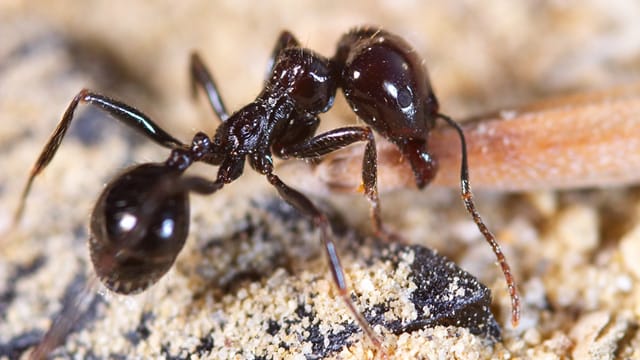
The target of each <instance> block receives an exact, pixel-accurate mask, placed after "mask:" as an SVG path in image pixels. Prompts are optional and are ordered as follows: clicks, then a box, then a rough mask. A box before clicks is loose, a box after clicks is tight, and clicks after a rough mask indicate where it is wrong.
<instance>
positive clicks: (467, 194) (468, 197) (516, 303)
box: [437, 114, 520, 327]
mask: <svg viewBox="0 0 640 360" xmlns="http://www.w3.org/2000/svg"><path fill="white" fill-rule="evenodd" d="M437 116H438V117H439V118H441V119H442V120H444V121H446V122H447V123H448V124H449V126H451V127H453V128H454V129H455V130H456V131H457V132H458V137H459V138H460V145H461V146H460V148H461V152H462V159H461V164H460V188H461V190H462V191H461V194H462V201H463V202H464V206H465V208H466V209H467V212H469V214H471V217H472V218H473V221H474V222H475V223H476V225H477V226H478V229H479V230H480V232H481V233H482V235H483V236H484V238H485V239H486V240H487V242H488V243H489V246H491V249H493V253H494V254H496V258H497V259H498V264H499V265H500V268H502V273H503V274H504V278H505V280H506V282H507V288H508V289H509V296H510V297H511V325H512V326H513V327H516V326H518V323H519V322H520V296H519V295H518V290H517V288H516V281H515V279H514V277H513V274H512V273H511V268H510V267H509V264H508V263H507V259H506V258H505V256H504V253H503V252H502V248H501V247H500V244H498V242H497V241H496V238H495V236H494V235H493V234H492V233H491V231H490V230H489V228H487V226H486V225H485V224H484V221H483V220H482V218H481V217H480V214H479V213H478V210H477V209H476V205H475V203H474V202H473V194H472V192H471V183H470V182H469V165H468V163H467V142H466V140H465V137H464V132H463V131H462V128H461V127H460V124H458V123H457V122H456V121H455V120H453V119H451V118H450V117H448V116H446V115H444V114H437Z"/></svg>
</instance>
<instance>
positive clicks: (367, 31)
mask: <svg viewBox="0 0 640 360" xmlns="http://www.w3.org/2000/svg"><path fill="white" fill-rule="evenodd" d="M190 72H191V80H192V92H193V93H194V94H195V93H196V90H197V88H198V87H200V88H202V90H204V92H205V93H206V94H207V96H208V99H209V102H210V104H211V107H212V108H213V111H214V112H215V113H216V115H217V117H218V118H219V119H220V120H221V121H222V123H221V125H220V126H219V127H218V129H217V130H216V132H215V135H214V136H213V137H209V136H208V135H206V134H204V133H202V132H198V133H197V134H196V135H195V136H194V137H193V140H191V144H184V143H182V142H181V141H180V140H177V139H176V138H174V137H173V136H171V135H170V134H168V133H167V132H166V131H164V130H163V129H162V128H160V127H159V126H158V125H156V124H155V123H154V122H153V121H152V120H151V119H149V118H148V117H147V116H146V115H144V114H143V113H142V112H140V111H138V110H137V109H135V108H133V107H131V106H128V105H126V104H124V103H121V102H119V101H117V100H114V99H111V98H108V97H106V96H103V95H100V94H97V93H95V92H92V91H89V90H86V89H85V90H82V91H80V92H79V93H78V94H77V95H76V96H75V98H74V99H73V100H72V101H71V103H70V104H69V106H68V108H67V110H66V111H65V113H64V115H63V117H62V120H61V121H60V123H59V124H58V126H57V128H56V129H55V131H54V132H53V134H52V135H51V137H50V138H49V141H48V142H47V144H46V145H45V146H44V149H43V150H42V152H41V154H40V156H39V158H38V160H37V161H36V163H35V165H34V166H33V168H32V170H31V175H30V177H29V180H28V182H27V184H26V186H25V189H24V192H23V193H22V198H21V202H20V205H19V207H18V210H17V212H16V220H18V219H19V218H20V216H21V214H22V211H23V209H24V203H25V201H26V197H27V195H28V193H29V190H30V188H31V184H32V182H33V180H34V178H35V177H36V176H37V175H38V174H40V173H41V172H42V170H43V169H44V168H45V167H46V166H47V165H48V164H49V162H50V161H51V159H52V158H53V156H54V155H55V153H56V151H57V150H58V147H59V146H60V144H61V142H62V139H63V137H64V135H65V133H66V131H67V129H68V128H69V126H70V124H71V121H72V120H73V118H74V113H75V110H76V108H77V107H78V105H79V104H81V103H87V104H91V105H94V106H97V107H98V108H99V109H101V110H103V111H105V112H107V113H108V114H110V115H111V116H113V117H114V118H115V119H117V120H119V121H121V122H123V123H124V124H126V125H128V126H130V127H132V128H133V129H135V130H137V131H139V132H140V133H142V134H143V135H145V136H146V137H148V138H149V139H151V140H153V141H155V142H156V143H158V144H160V145H161V146H163V147H165V148H168V149H170V150H171V154H170V155H169V157H168V158H167V160H165V161H164V162H161V163H145V164H141V165H137V166H134V167H131V168H129V169H127V170H126V171H124V173H122V174H121V175H119V176H118V177H116V178H115V179H114V180H112V181H111V183H109V184H108V185H107V186H106V188H105V189H104V191H103V192H102V195H100V197H99V198H98V200H97V203H96V205H95V208H94V209H93V212H92V215H91V223H90V230H91V235H90V239H89V249H90V253H91V260H92V262H93V265H94V268H95V272H96V274H97V276H98V278H99V279H100V280H101V281H102V282H103V283H104V285H105V286H106V287H107V288H109V289H110V290H112V291H114V292H117V293H121V294H132V293H137V292H141V291H143V290H145V289H146V288H147V287H149V286H150V285H152V284H153V283H155V282H156V281H158V279H160V278H161V277H162V276H163V275H164V274H165V273H166V272H167V271H168V270H169V269H170V268H171V266H172V265H173V263H174V261H175V259H176V257H177V255H178V253H179V252H180V250H181V249H182V247H183V245H184V243H185V240H186V237H187V234H188V230H189V193H197V194H213V193H215V192H217V191H218V190H220V189H221V188H222V187H223V186H224V185H225V184H228V183H230V182H232V181H234V180H236V179H237V178H238V177H240V175H242V172H243V170H244V165H245V161H246V160H247V159H248V162H249V164H250V165H251V167H252V168H253V169H254V170H256V171H258V172H259V173H261V174H263V175H265V176H266V178H267V180H268V181H269V183H271V185H273V186H274V187H275V188H276V190H277V191H278V193H279V194H280V196H281V197H282V198H283V199H284V200H285V201H286V202H288V203H289V204H291V205H292V206H293V207H294V208H296V209H297V210H298V211H300V212H302V213H304V214H305V215H307V216H309V217H310V218H311V219H313V222H314V224H315V225H316V226H318V227H319V228H320V230H321V239H322V242H323V245H324V249H325V251H326V253H327V257H328V261H329V267H330V269H331V274H332V276H333V281H334V282H335V284H336V286H337V288H338V291H339V294H340V296H341V297H342V299H343V300H344V302H345V303H346V305H347V307H348V308H349V310H350V312H351V313H352V315H353V316H354V318H355V319H356V320H357V321H358V323H359V324H360V326H361V327H362V329H363V330H364V332H365V334H366V335H367V337H368V338H369V339H371V341H372V342H373V343H374V345H375V346H376V347H378V348H380V347H381V342H380V340H379V339H378V336H377V335H376V334H375V332H374V331H373V329H372V328H371V326H370V325H369V323H368V322H367V320H366V319H365V318H364V316H363V315H362V314H361V313H360V312H359V311H358V310H357V309H356V308H355V306H354V304H353V302H352V301H351V299H350V297H349V292H348V286H347V282H346V279H345V276H344V273H343V270H342V266H341V265H340V260H339V257H338V254H337V252H336V247H335V244H334V242H333V239H332V237H331V228H330V224H329V221H328V220H327V217H326V216H325V215H324V214H323V213H322V212H321V211H320V210H318V208H317V207H316V206H315V205H314V204H313V203H312V202H311V201H310V200H309V199H308V198H307V197H306V196H305V195H303V194H302V193H300V192H298V191H297V190H295V189H293V188H291V187H289V186H287V185H286V184H285V183H284V182H282V180H280V178H279V177H278V176H277V175H276V174H274V172H273V170H274V166H273V158H272V156H273V155H275V156H277V157H279V158H282V159H288V158H291V157H294V158H299V159H311V158H317V157H320V156H323V155H326V154H328V153H331V152H333V151H335V150H338V149H340V148H344V147H345V146H348V145H350V144H352V143H355V142H361V141H362V142H366V147H365V150H364V152H365V153H364V160H363V164H362V188H363V190H364V194H365V195H366V197H367V198H368V200H369V201H370V203H371V217H372V221H373V225H374V228H375V231H376V233H377V234H379V235H381V236H382V237H385V238H390V237H392V235H391V234H390V233H389V232H388V231H386V230H385V229H384V228H383V225H382V222H381V218H380V200H379V198H378V190H377V160H376V157H377V155H376V146H375V139H374V134H373V130H376V131H377V132H378V133H380V134H381V135H382V136H384V137H385V138H387V139H389V140H390V141H391V142H392V143H394V144H395V145H396V146H397V147H398V148H399V149H400V151H401V153H402V155H403V157H404V158H406V159H407V160H408V161H409V163H410V164H411V167H412V169H413V173H414V176H415V181H416V184H417V186H418V188H423V187H425V186H426V185H427V184H428V183H429V182H430V181H431V180H432V179H433V178H434V177H435V175H436V172H437V162H436V159H434V157H433V156H432V155H431V154H430V153H429V149H428V137H429V132H430V130H431V129H433V128H434V126H435V122H436V120H437V119H442V120H444V121H445V122H446V123H447V124H449V125H450V126H452V127H453V128H454V129H455V130H456V131H457V134H458V136H459V138H460V142H461V151H462V161H461V162H462V164H461V174H460V181H461V187H462V199H463V201H464V204H465V206H466V209H467V210H468V212H469V213H470V214H471V215H472V217H473V220H474V221H475V223H476V224H477V226H478V228H479V229H480V231H481V232H482V234H483V235H484V237H485V238H486V240H487V241H488V242H489V244H490V245H491V247H492V248H493V251H494V252H495V254H496V256H497V258H498V262H499V264H500V266H501V267H502V271H503V272H504V276H505V278H506V281H507V285H508V288H509V293H510V296H511V302H512V322H513V323H514V324H516V323H517V322H518V319H519V314H520V307H519V305H520V304H519V297H518V295H517V292H516V286H515V281H514V279H513V276H512V274H511V271H510V268H509V266H508V264H507V262H506V260H505V257H504V255H503V253H502V251H501V250H500V247H499V245H498V244H497V242H496V240H495V238H494V236H493V235H492V234H491V233H490V232H489V230H488V229H487V227H486V226H485V224H484V223H483V221H482V219H481V218H480V216H479V215H478V212H477V211H476V209H475V205H474V203H473V200H472V194H471V187H470V184H469V174H468V165H467V153H466V143H465V138H464V134H463V132H462V129H461V128H460V126H459V125H458V124H457V123H456V122H455V121H453V120H452V119H451V118H449V117H447V116H445V115H443V114H441V113H439V112H438V101H437V99H436V97H435V94H434V93H433V91H432V89H431V85H430V82H429V78H428V75H427V72H426V68H425V67H424V66H423V60H422V59H420V57H419V56H418V55H417V54H416V52H415V51H414V50H413V49H412V48H411V46H410V45H409V44H408V43H407V42H406V41H405V40H403V39H402V38H400V37H399V36H396V35H393V34H391V33H389V32H387V31H384V30H381V29H378V28H370V27H364V28H357V29H354V30H352V31H350V32H348V33H346V34H345V35H343V36H342V38H341V39H340V41H339V43H338V47H337V51H336V54H335V56H334V57H333V58H331V59H329V58H326V57H323V56H321V55H319V54H317V53H315V52H313V51H312V50H309V49H306V48H303V47H301V46H300V45H299V43H298V41H297V40H296V39H295V37H294V36H293V35H292V34H291V33H289V32H286V31H285V32H283V33H282V34H281V35H280V37H279V38H278V41H277V43H276V46H275V48H274V50H273V53H272V55H271V59H270V66H269V74H270V75H269V76H268V78H267V79H266V81H265V84H264V89H263V90H262V92H261V93H260V94H259V95H258V97H257V98H256V100H255V101H253V102H251V103H249V104H248V105H246V106H244V107H243V108H242V109H240V110H239V111H237V112H235V113H233V114H231V115H229V113H228V112H227V109H226V107H225V105H224V103H223V101H222V99H221V97H220V94H219V91H218V87H217V85H216V83H215V82H214V80H213V78H212V76H211V75H210V73H209V72H208V70H207V68H206V67H205V66H204V64H203V62H202V60H201V59H200V57H199V56H198V55H197V54H195V53H194V54H193V55H192V56H191V65H190ZM338 88H341V89H342V91H343V93H344V95H345V97H346V99H347V101H348V102H349V104H350V106H351V108H352V109H353V111H354V112H355V113H356V114H357V115H358V116H359V117H360V118H361V119H362V120H363V121H364V122H365V123H366V124H367V125H368V126H349V127H342V128H338V129H334V130H330V131H328V132H325V133H322V134H319V135H314V134H315V132H316V129H317V128H318V125H319V122H320V119H319V118H318V114H320V113H324V112H326V111H328V110H329V109H330V108H331V106H332V105H333V101H334V97H335V95H336V91H337V89H338ZM372 129H373V130H372ZM196 161H201V162H205V163H207V164H210V165H216V166H219V168H218V173H217V176H216V178H215V180H213V181H212V180H208V179H205V178H203V177H199V176H190V175H185V174H184V172H185V170H186V169H187V168H188V167H189V166H190V165H191V164H193V163H194V162H196Z"/></svg>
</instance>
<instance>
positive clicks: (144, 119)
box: [13, 89, 185, 225]
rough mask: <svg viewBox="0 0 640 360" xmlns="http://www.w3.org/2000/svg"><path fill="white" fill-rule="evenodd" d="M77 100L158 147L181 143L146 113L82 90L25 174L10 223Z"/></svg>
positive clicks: (66, 126)
mask: <svg viewBox="0 0 640 360" xmlns="http://www.w3.org/2000/svg"><path fill="white" fill-rule="evenodd" d="M80 103H87V104H91V105H95V106H97V107H98V108H100V109H101V110H103V111H105V112H106V113H108V114H110V115H111V116H113V117H114V118H115V119H116V120H119V121H121V122H123V123H124V124H125V125H128V126H130V127H132V128H134V129H135V130H137V131H138V132H140V133H141V134H142V135H144V136H146V137H147V138H149V139H151V140H153V141H155V142H156V143H158V144H159V145H161V146H164V147H166V148H170V149H175V148H182V147H184V146H185V145H184V144H182V142H180V141H179V140H177V139H176V138H174V137H173V136H171V135H169V134H168V133H167V132H165V131H164V130H163V129H162V128H160V127H159V126H158V125H156V124H155V123H154V122H153V121H152V120H151V119H149V117H148V116H146V115H145V114H143V113H142V112H140V111H138V110H137V109H135V108H134V107H131V106H129V105H126V104H124V103H122V102H119V101H116V100H114V99H110V98H108V97H106V96H103V95H100V94H96V93H94V92H91V91H89V90H87V89H82V90H81V91H80V92H79V93H78V94H77V95H76V96H75V97H74V98H73V100H71V103H70V104H69V106H68V107H67V110H66V111H65V112H64V115H62V119H61V120H60V122H59V123H58V125H57V127H56V129H55V130H54V131H53V133H52V134H51V136H50V137H49V140H48V141H47V144H46V145H45V146H44V148H43V149H42V152H41V153H40V156H38V159H37V160H36V163H35V164H34V165H33V167H32V168H31V173H30V175H29V180H28V181H27V183H26V185H25V187H24V190H23V191H22V195H21V197H20V203H19V204H18V208H17V209H16V212H15V214H14V217H13V224H14V225H15V224H17V223H18V221H19V220H20V218H21V217H22V213H23V212H24V206H25V201H26V198H27V196H28V195H29V191H30V189H31V184H32V183H33V179H34V178H35V177H36V176H37V175H38V174H40V173H41V172H42V170H44V168H46V167H47V165H49V163H50V162H51V159H53V156H54V155H55V153H56V151H58V148H59V147H60V144H61V143H62V139H63V138H64V135H65V134H66V132H67V130H68V129H69V126H70V125H71V121H72V120H73V116H74V113H75V111H76V108H77V107H78V105H79V104H80Z"/></svg>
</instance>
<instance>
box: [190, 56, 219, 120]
mask: <svg viewBox="0 0 640 360" xmlns="http://www.w3.org/2000/svg"><path fill="white" fill-rule="evenodd" d="M189 72H190V74H191V94H192V96H194V97H195V96H196V95H197V86H198V85H199V86H200V87H201V88H202V90H204V92H205V93H206V94H207V98H208V99H209V104H211V108H212V109H213V112H214V113H215V114H216V116H218V118H219V119H220V121H222V122H225V121H227V119H228V118H229V113H228V112H227V108H226V106H225V105H224V102H223V101H222V98H221V97H220V91H218V85H216V82H215V81H214V80H213V76H211V73H210V72H209V70H208V69H207V67H206V65H205V64H204V62H203V61H202V59H201V58H200V55H198V53H197V52H193V53H191V60H190V62H189Z"/></svg>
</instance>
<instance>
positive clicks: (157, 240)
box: [89, 164, 189, 294]
mask: <svg viewBox="0 0 640 360" xmlns="http://www.w3.org/2000/svg"><path fill="white" fill-rule="evenodd" d="M180 175H181V173H180V172H178V171H176V170H174V169H172V168H170V167H167V166H166V165H164V164H143V165H138V166H135V167H133V168H130V169H128V170H126V171H125V172H124V173H123V174H122V175H120V176H119V177H117V178H116V179H115V180H114V181H112V182H111V183H110V184H109V185H107V187H106V188H105V189H104V191H103V192H102V195H100V198H99V199H98V201H97V203H96V206H95V208H94V209H93V213H92V215H91V238H90V241H89V249H90V252H91V260H92V262H93V265H94V268H95V271H96V274H97V276H98V277H99V278H100V280H101V281H102V282H103V283H104V284H105V286H106V287H107V288H109V289H110V290H112V291H115V292H117V293H122V294H129V293H135V292H140V291H142V290H144V289H146V288H147V287H149V286H150V285H151V284H153V283H155V282H156V281H157V280H158V279H160V278H161V277H162V276H163V275H164V274H165V273H166V272H167V271H168V270H169V269H170V268H171V266H172V265H173V262H174V261H175V259H176V256H177V255H178V253H179V252H180V250H181V249H182V247H183V245H184V243H185V240H186V237H187V234H188V232H189V196H188V192H187V191H177V192H171V191H167V189H166V188H167V187H169V186H171V184H173V183H175V179H176V178H177V177H179V176H180Z"/></svg>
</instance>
